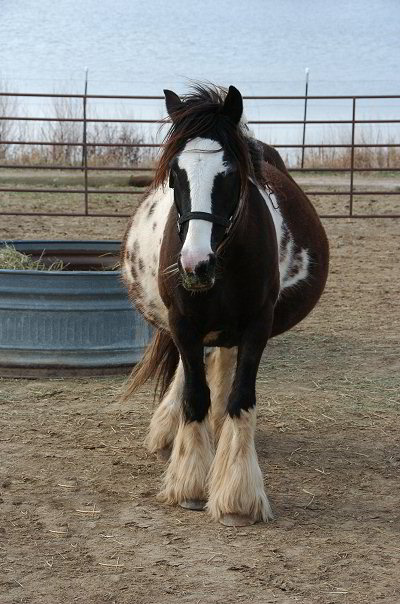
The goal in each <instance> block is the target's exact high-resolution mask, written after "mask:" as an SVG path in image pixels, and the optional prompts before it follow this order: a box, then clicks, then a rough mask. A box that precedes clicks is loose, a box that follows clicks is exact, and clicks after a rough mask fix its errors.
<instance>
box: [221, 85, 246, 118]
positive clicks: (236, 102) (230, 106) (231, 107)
mask: <svg viewBox="0 0 400 604" xmlns="http://www.w3.org/2000/svg"><path fill="white" fill-rule="evenodd" d="M222 113H223V114H224V115H227V116H228V117H229V118H230V119H231V120H232V122H233V123H234V124H238V123H239V122H240V118H241V117H242V113H243V99H242V95H241V94H240V92H239V90H238V89H237V88H235V87H234V86H229V90H228V94H227V95H226V98H225V102H224V106H223V107H222Z"/></svg>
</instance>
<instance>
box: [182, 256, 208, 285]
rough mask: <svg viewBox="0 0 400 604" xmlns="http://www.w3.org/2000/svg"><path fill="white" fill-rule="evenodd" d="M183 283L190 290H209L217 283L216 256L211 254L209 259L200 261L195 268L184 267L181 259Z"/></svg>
mask: <svg viewBox="0 0 400 604" xmlns="http://www.w3.org/2000/svg"><path fill="white" fill-rule="evenodd" d="M178 267H179V272H180V274H181V278H182V285H183V287H184V288H185V289H187V290H189V291H207V290H209V289H211V288H212V287H213V285H214V283H215V256H214V254H209V259H208V260H207V261H203V262H199V264H197V265H196V266H195V267H194V269H188V268H186V269H184V268H183V266H182V263H181V262H180V259H179V261H178Z"/></svg>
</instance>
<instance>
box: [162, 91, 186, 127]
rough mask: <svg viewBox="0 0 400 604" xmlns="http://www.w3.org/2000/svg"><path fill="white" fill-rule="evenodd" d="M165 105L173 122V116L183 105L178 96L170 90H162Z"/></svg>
mask: <svg viewBox="0 0 400 604" xmlns="http://www.w3.org/2000/svg"><path fill="white" fill-rule="evenodd" d="M164 96H165V104H166V106H167V111H168V115H169V117H170V118H171V120H172V121H174V114H175V113H176V112H177V111H179V110H180V109H182V107H183V103H182V101H181V99H180V98H179V96H178V95H177V94H176V93H175V92H173V91H172V90H164Z"/></svg>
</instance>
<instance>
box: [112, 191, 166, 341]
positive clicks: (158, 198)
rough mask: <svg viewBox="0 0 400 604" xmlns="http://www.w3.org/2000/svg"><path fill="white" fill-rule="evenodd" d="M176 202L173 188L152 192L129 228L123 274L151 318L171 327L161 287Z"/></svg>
mask: <svg viewBox="0 0 400 604" xmlns="http://www.w3.org/2000/svg"><path fill="white" fill-rule="evenodd" d="M172 203H173V196H172V194H171V191H170V189H167V190H166V191H164V190H163V189H162V188H159V189H157V190H156V191H154V192H151V193H150V194H149V195H148V196H147V197H146V198H145V199H144V200H143V202H142V203H141V204H140V206H139V208H138V209H137V211H136V213H135V214H134V216H133V218H132V222H131V225H130V227H129V229H128V232H127V235H126V238H125V246H124V250H123V260H122V276H123V280H124V282H125V285H126V286H127V287H128V291H129V295H130V297H131V299H132V301H133V302H134V303H135V305H136V306H137V308H138V309H139V310H140V311H141V312H142V313H143V315H144V316H145V317H146V319H147V320H148V321H150V322H151V323H153V324H155V325H156V326H157V327H162V328H164V329H168V313H167V309H166V307H165V305H164V303H163V301H162V300H161V296H160V292H159V289H158V267H159V261H160V249H161V243H162V238H163V234H164V228H165V223H166V221H167V217H168V214H169V211H170V208H171V205H172Z"/></svg>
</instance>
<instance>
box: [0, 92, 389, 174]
mask: <svg viewBox="0 0 400 604" xmlns="http://www.w3.org/2000/svg"><path fill="white" fill-rule="evenodd" d="M0 87H1V88H2V89H4V90H6V89H7V87H6V86H5V84H1V86H0ZM12 114H14V115H17V114H18V105H17V103H16V100H15V99H14V98H10V97H1V98H0V140H7V139H10V138H12V139H14V140H19V141H21V142H22V141H24V140H25V141H26V140H41V141H46V142H48V143H50V144H49V145H18V144H16V145H5V144H2V145H0V159H1V160H2V161H6V162H8V163H10V164H13V163H14V164H15V163H17V164H24V165H26V166H27V167H28V166H34V165H57V164H58V165H64V166H81V165H82V162H83V156H82V147H81V146H80V145H74V144H73V143H75V142H78V143H80V142H82V140H83V124H82V123H80V122H65V121H63V120H65V119H77V118H81V117H82V105H81V101H80V100H78V99H64V98H60V99H54V101H53V110H52V114H53V115H55V116H56V121H54V122H44V124H43V126H42V127H41V128H40V129H39V131H38V128H37V127H36V126H33V127H30V126H29V125H28V124H27V123H26V122H13V121H6V120H2V119H1V118H2V116H6V115H12ZM96 117H98V116H97V115H95V114H94V113H93V111H91V113H90V118H96ZM130 117H132V115H130ZM156 138H157V137H156V136H155V135H154V134H151V133H150V132H146V133H144V132H142V131H140V130H139V129H138V127H137V125H136V124H130V123H123V122H122V123H110V122H108V123H107V122H97V123H90V122H89V123H88V130H87V141H88V143H94V142H97V141H101V142H104V143H105V144H107V145H109V144H111V145H115V146H113V147H108V146H106V147H104V146H103V147H101V146H89V147H88V162H89V165H90V166H92V167H107V166H120V167H137V166H140V167H142V168H152V167H154V160H155V157H156V154H157V149H154V148H140V147H139V148H138V147H136V146H135V145H137V144H142V143H144V142H145V141H146V142H149V143H155V142H157V141H156ZM269 142H270V143H271V141H269ZM315 142H316V144H320V143H321V145H323V144H327V143H328V144H337V145H341V144H348V143H350V135H349V133H347V135H346V134H345V133H343V132H342V131H340V130H334V129H332V130H329V131H328V132H325V133H324V134H322V136H321V138H320V139H319V140H317V141H315ZM356 142H357V143H361V144H374V143H380V144H382V143H387V144H393V143H396V140H395V138H394V136H393V135H390V134H388V135H386V134H385V133H383V132H382V131H381V130H379V129H378V128H375V127H373V126H371V127H370V128H363V129H362V130H358V131H357V138H356ZM56 143H66V144H65V145H63V144H61V145H60V144H56ZM286 163H287V164H288V166H289V167H290V168H298V167H299V166H300V165H301V150H300V149H299V150H298V152H297V154H295V155H291V156H290V157H287V158H286ZM350 165H351V149H350V148H343V147H340V146H339V147H334V148H328V149H327V148H324V147H316V148H312V149H306V151H305V163H304V167H305V168H309V169H310V168H311V169H313V168H314V169H318V168H338V169H339V168H350ZM354 165H355V168H370V169H374V168H376V169H379V168H393V169H396V168H399V167H400V147H398V148H394V147H370V148H357V149H356V150H355V156H354Z"/></svg>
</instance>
